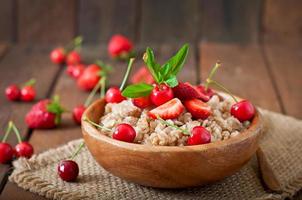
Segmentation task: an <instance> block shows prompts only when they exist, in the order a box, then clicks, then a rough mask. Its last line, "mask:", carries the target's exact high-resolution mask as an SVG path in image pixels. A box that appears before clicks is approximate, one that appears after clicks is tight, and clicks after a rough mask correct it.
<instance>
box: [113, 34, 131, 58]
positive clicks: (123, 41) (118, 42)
mask: <svg viewBox="0 0 302 200" xmlns="http://www.w3.org/2000/svg"><path fill="white" fill-rule="evenodd" d="M132 48H133V44H132V42H131V41H130V40H129V39H128V38H126V37H125V36H123V35H114V36H112V37H111V39H110V41H109V44H108V53H109V55H110V56H111V57H112V58H116V57H127V55H129V53H130V52H131V50H132Z"/></svg>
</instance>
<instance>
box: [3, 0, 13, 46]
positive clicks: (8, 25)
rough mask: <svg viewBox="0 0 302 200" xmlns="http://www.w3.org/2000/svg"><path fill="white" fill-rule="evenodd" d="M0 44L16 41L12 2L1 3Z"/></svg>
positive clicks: (5, 0) (6, 0)
mask: <svg viewBox="0 0 302 200" xmlns="http://www.w3.org/2000/svg"><path fill="white" fill-rule="evenodd" d="M0 3H1V6H0V27H1V31H0V42H12V41H13V40H14V34H15V33H14V22H15V21H14V12H13V8H14V3H13V1H11V0H1V1H0Z"/></svg>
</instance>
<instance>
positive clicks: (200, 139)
mask: <svg viewBox="0 0 302 200" xmlns="http://www.w3.org/2000/svg"><path fill="white" fill-rule="evenodd" d="M210 142H211V134H210V132H209V131H208V130H207V129H205V128H204V127H202V126H195V127H194V128H193V130H192V135H191V136H190V137H189V138H188V141H187V145H198V144H207V143H210Z"/></svg>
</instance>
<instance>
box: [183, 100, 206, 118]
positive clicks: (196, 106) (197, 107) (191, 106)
mask: <svg viewBox="0 0 302 200" xmlns="http://www.w3.org/2000/svg"><path fill="white" fill-rule="evenodd" d="M185 107H186V109H187V110H188V111H189V112H190V113H191V114H192V116H193V117H194V118H195V119H206V118H208V117H209V116H210V115H211V114H212V111H211V107H210V106H209V105H208V104H206V103H204V102H203V101H201V100H199V99H191V100H187V101H185Z"/></svg>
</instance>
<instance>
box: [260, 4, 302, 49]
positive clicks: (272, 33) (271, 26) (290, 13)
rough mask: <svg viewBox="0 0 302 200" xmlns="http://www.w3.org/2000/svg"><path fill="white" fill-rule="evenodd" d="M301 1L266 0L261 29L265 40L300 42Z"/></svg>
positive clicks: (301, 26) (301, 22)
mask: <svg viewBox="0 0 302 200" xmlns="http://www.w3.org/2000/svg"><path fill="white" fill-rule="evenodd" d="M301 10H302V3H301V1H299V0H289V1H282V0H266V1H264V11H263V29H264V30H263V31H264V34H265V36H266V39H267V40H271V41H287V42H293V43H295V42H296V40H297V39H298V40H299V41H300V43H301V36H302V31H301V30H302V15H301Z"/></svg>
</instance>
